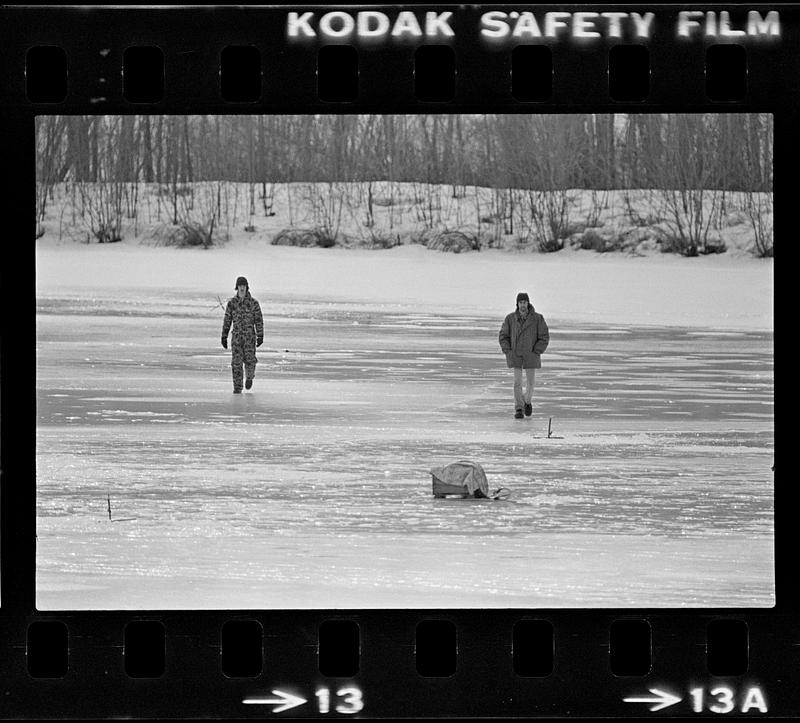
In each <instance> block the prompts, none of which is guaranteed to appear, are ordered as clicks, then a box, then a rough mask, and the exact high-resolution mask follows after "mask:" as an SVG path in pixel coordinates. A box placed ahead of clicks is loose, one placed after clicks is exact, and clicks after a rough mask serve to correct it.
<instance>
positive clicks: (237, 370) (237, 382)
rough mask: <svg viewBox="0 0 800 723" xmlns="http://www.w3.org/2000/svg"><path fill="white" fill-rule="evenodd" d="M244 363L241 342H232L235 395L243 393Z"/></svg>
mask: <svg viewBox="0 0 800 723" xmlns="http://www.w3.org/2000/svg"><path fill="white" fill-rule="evenodd" d="M243 363H244V350H243V348H242V344H241V342H239V341H234V340H231V370H232V373H233V393H234V394H239V393H240V392H241V391H242V377H243V376H244V375H243V374H242V364H243Z"/></svg>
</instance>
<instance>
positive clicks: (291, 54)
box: [0, 5, 800, 717]
mask: <svg viewBox="0 0 800 723" xmlns="http://www.w3.org/2000/svg"><path fill="white" fill-rule="evenodd" d="M432 7H433V6H432ZM526 7H528V6H526ZM685 7H686V6H680V8H679V7H678V6H660V7H658V9H657V11H656V13H655V19H654V21H653V24H652V26H651V32H650V33H649V35H648V36H647V37H637V36H636V31H635V28H634V26H633V25H630V24H629V25H628V26H627V28H623V29H622V31H621V33H622V34H621V35H620V36H619V37H617V36H612V35H611V34H609V33H608V32H607V30H608V24H606V26H605V29H604V30H603V32H601V34H600V36H599V37H593V36H592V37H589V38H576V37H575V35H574V31H573V30H572V29H571V27H570V22H572V21H573V20H574V16H575V14H577V13H578V12H582V11H586V7H585V6H569V7H559V9H558V11H555V10H554V12H565V13H568V14H569V16H570V17H569V18H561V19H560V21H561V22H564V23H565V26H558V27H557V28H556V34H555V35H553V37H551V38H547V37H544V38H542V39H541V40H538V41H536V42H533V41H531V42H523V41H518V39H517V38H514V37H512V33H513V31H512V30H511V29H510V28H511V27H512V24H511V21H514V20H519V18H513V17H512V13H514V12H520V8H514V7H513V6H508V7H504V6H499V7H492V10H493V11H495V12H503V13H505V14H506V15H505V18H504V21H503V24H504V25H505V26H506V27H508V28H509V31H508V35H507V36H504V37H499V38H495V39H494V40H488V41H487V40H485V39H483V40H482V39H481V35H480V32H481V31H480V28H481V18H482V15H483V13H484V12H485V11H486V10H487V8H481V7H479V6H478V7H475V6H471V7H464V6H461V7H459V8H458V11H457V12H454V15H453V17H452V19H451V20H450V21H449V23H448V27H450V28H451V29H452V31H453V35H452V36H446V37H428V36H427V35H426V33H425V22H426V21H425V18H426V15H425V13H427V12H434V13H436V14H437V15H441V13H443V12H447V11H446V10H444V9H443V8H442V7H441V6H436V7H435V8H434V9H430V10H426V9H425V8H424V7H420V8H416V9H414V11H413V13H414V16H415V18H416V22H417V25H418V26H419V32H420V34H415V33H414V32H409V35H408V37H403V38H400V39H394V38H392V37H391V36H389V37H387V38H383V39H380V38H371V39H369V40H367V39H363V38H361V39H359V38H357V37H353V36H350V37H344V36H340V37H336V36H335V33H336V32H338V31H339V30H341V29H344V28H345V24H346V23H347V21H346V20H344V19H343V16H342V15H339V16H336V17H337V18H339V19H338V20H335V18H331V19H329V22H330V23H331V25H330V28H331V29H332V30H333V31H334V35H333V36H331V34H330V33H328V34H327V35H326V34H325V32H324V30H325V26H322V30H320V28H321V26H320V24H319V23H320V21H321V18H322V17H323V16H324V14H325V13H326V12H328V10H327V9H326V8H322V7H319V8H312V7H309V8H307V9H303V10H302V11H298V12H299V15H298V21H299V18H300V17H302V16H303V14H304V13H305V12H312V13H315V15H314V18H313V20H311V19H309V20H307V21H306V24H305V25H303V26H302V27H306V25H307V26H308V27H310V28H311V30H312V31H313V33H314V35H313V36H308V37H303V38H298V39H297V40H293V39H290V38H289V37H288V35H287V33H288V30H287V22H288V13H289V12H290V11H289V10H288V9H287V8H283V9H281V8H275V7H271V8H259V9H255V8H252V9H247V8H244V9H243V8H213V9H212V8H208V9H197V8H195V9H194V10H192V11H185V10H182V9H178V8H174V9H165V10H164V11H163V12H157V13H153V12H152V11H149V10H146V9H143V10H134V11H131V10H122V9H103V8H96V9H91V10H87V9H83V10H76V9H69V8H24V9H23V8H8V7H7V8H3V9H2V10H0V18H2V30H0V33H2V39H3V42H2V43H0V67H2V68H3V86H2V91H0V93H2V99H1V100H2V105H3V114H4V116H6V117H11V116H13V119H12V123H11V126H12V128H13V129H16V130H21V129H23V127H24V126H25V124H26V123H27V122H28V117H29V116H30V115H31V114H35V113H93V114H101V113H105V112H112V111H113V112H129V113H160V112H204V113H251V112H294V113H302V112H337V113H340V112H351V111H352V112H372V111H380V112H392V111H395V110H396V111H408V110H412V111H413V110H419V111H425V112H448V111H450V110H452V109H456V108H457V109H459V110H472V111H475V112H481V111H492V112H504V111H508V112H570V111H581V110H591V111H603V110H614V111H617V112H637V111H645V112H646V111H661V110H664V111H667V110H686V111H695V110H705V111H712V112H729V111H733V112H736V111H740V110H745V109H746V110H766V111H772V112H776V113H777V114H778V115H777V117H776V157H777V158H778V167H777V168H776V199H778V197H779V196H780V197H781V198H782V199H783V201H776V203H777V205H778V206H779V207H782V208H786V207H787V206H786V203H785V202H786V201H788V199H789V193H791V190H790V188H791V187H790V186H787V185H786V184H785V183H782V182H781V179H784V180H786V179H787V178H788V177H789V176H791V175H792V174H793V170H794V168H796V164H794V163H789V169H788V170H787V165H786V162H787V159H788V160H789V161H792V160H793V159H794V160H796V158H797V148H796V145H797V144H796V143H795V142H792V143H789V142H788V141H787V139H788V138H791V137H793V135H794V134H796V121H797V96H798V93H797V91H796V89H795V86H794V84H793V82H792V79H793V78H796V77H798V76H799V75H800V74H799V73H798V70H800V67H798V66H800V52H798V48H800V22H798V21H799V20H800V13H799V12H798V9H799V8H798V6H780V7H779V10H780V19H781V23H780V32H779V34H778V36H777V37H769V33H770V32H771V31H770V30H769V29H768V28H769V26H768V25H767V30H766V31H765V32H766V36H765V37H760V36H758V35H752V36H751V35H749V34H748V30H747V27H748V26H747V18H748V13H749V12H750V8H753V7H755V8H757V11H758V12H759V13H760V18H761V19H762V21H763V22H764V23H766V17H767V15H768V12H769V10H770V8H768V7H766V6H763V5H755V6H737V8H735V9H731V8H730V6H714V5H711V6H707V7H703V8H702V9H698V10H692V11H691V12H696V13H700V14H699V15H693V16H691V17H690V18H689V20H691V22H693V23H695V24H693V25H689V26H688V28H689V36H687V37H686V38H684V39H681V38H678V37H676V33H677V28H678V26H679V21H680V13H681V12H685V11H686V10H685ZM453 10H455V8H453ZM540 10H541V12H540ZM652 10H654V8H653V7H652V6H650V7H646V6H642V7H639V8H632V7H630V6H620V7H619V8H618V9H616V10H607V9H604V10H603V11H604V12H606V11H608V12H619V13H627V14H628V16H630V14H631V13H633V12H638V13H639V14H640V16H641V17H644V16H645V14H646V13H647V12H649V11H652ZM337 12H340V13H343V12H345V11H337ZM401 12H404V11H401V10H400V9H398V8H395V9H387V10H386V11H385V15H386V16H387V18H388V22H389V23H390V28H393V27H394V26H395V24H396V23H397V22H398V20H399V18H400V13H401ZM686 12H689V11H686ZM357 13H358V11H357V10H356V11H353V12H352V13H350V15H351V16H352V17H353V23H354V27H358V22H359V18H358V14H357ZM708 13H713V15H709V14H708ZM723 13H728V16H727V20H726V21H725V23H727V25H726V24H725V23H723V18H725V17H726V16H725V15H723ZM545 14H546V10H545V9H542V8H537V9H536V12H535V13H534V17H535V18H536V19H537V22H539V21H541V23H542V28H543V27H544V23H545V22H546V20H545V19H544V15H545ZM598 14H599V12H598ZM407 22H408V23H409V25H411V21H410V20H407ZM620 22H621V19H620ZM337 23H339V24H337ZM497 27H498V28H499V27H500V26H499V25H498V26H497ZM593 27H599V21H598V24H596V25H594V26H593ZM723 27H725V28H727V30H725V31H723ZM542 28H540V30H541V29H542ZM412 30H414V28H413V27H412ZM712 30H713V32H711V31H712ZM729 31H731V32H734V33H735V32H738V33H742V32H743V33H744V34H725V33H726V32H729ZM299 32H305V31H299ZM592 32H600V31H599V30H598V31H592ZM390 33H391V31H390ZM14 114H18V115H14ZM22 116H24V118H23V119H22V121H20V120H19V118H20V117H22ZM11 143H12V144H13V140H12V141H11ZM7 148H10V146H8V147H7ZM23 150H24V149H23ZM28 150H29V149H28ZM16 158H17V157H16V156H13V157H12V159H11V160H12V162H13V161H14V160H15V159H16ZM12 164H13V163H12ZM15 193H17V196H19V195H20V193H21V191H17V192H15ZM14 198H16V197H15V196H12V202H13V200H14ZM25 203H29V200H25ZM12 205H13V203H12ZM23 206H24V204H23ZM779 216H780V214H776V223H783V221H781V220H780V218H779ZM5 459H7V458H6V457H4V460H5ZM3 466H4V473H5V480H4V489H3V493H4V505H3V509H2V513H3V529H2V536H3V537H2V551H3V566H2V575H3V585H2V592H3V601H2V602H3V609H2V617H0V639H2V640H3V642H4V648H5V653H4V656H3V664H2V679H3V681H4V682H3V708H2V710H3V714H2V715H3V717H32V716H36V717H74V716H81V715H87V714H88V715H90V716H92V717H102V716H107V715H108V716H111V715H130V716H134V717H147V716H150V717H152V716H163V717H175V716H180V717H192V716H199V717H204V716H207V715H209V713H217V714H220V715H223V716H228V717H233V716H235V717H242V716H252V717H263V716H264V714H265V712H268V713H272V714H274V713H279V714H285V715H287V716H290V717H291V716H295V715H298V716H314V715H316V716H326V715H331V714H340V715H348V714H357V713H361V714H362V715H370V714H372V715H381V716H389V717H397V716H414V717H424V716H437V715H470V716H482V715H483V716H499V715H508V716H512V717H517V716H538V715H574V716H587V715H588V716H594V715H598V714H601V715H617V716H619V715H625V714H629V715H641V714H642V713H646V712H648V711H649V712H654V713H657V712H659V711H662V710H663V711H665V712H666V713H675V714H680V715H690V714H693V713H694V714H697V713H709V714H732V715H735V714H745V715H754V714H766V715H769V716H791V715H794V714H796V713H797V711H798V710H800V691H798V687H797V685H796V671H797V670H798V651H799V650H800V646H799V645H798V640H800V624H798V617H797V597H796V593H795V594H789V592H790V591H789V589H788V588H789V586H788V584H786V576H785V575H783V576H782V575H781V572H780V571H781V569H783V570H784V572H785V571H786V570H787V568H788V566H787V564H786V563H787V562H790V557H791V554H790V552H791V550H790V548H789V547H787V545H786V544H785V543H786V542H787V540H789V541H791V540H792V539H796V538H792V536H791V535H789V536H787V533H786V526H787V524H789V525H790V524H791V521H790V519H789V517H788V514H789V512H788V511H787V510H786V507H785V506H784V503H786V502H787V500H786V499H781V498H780V493H779V491H778V490H777V489H776V521H777V529H776V542H777V555H776V559H777V560H778V563H779V568H778V569H779V573H778V586H777V590H778V600H779V604H778V608H777V611H718V612H716V613H715V612H713V611H680V612H678V613H674V612H668V611H659V612H655V613H652V614H651V613H649V612H645V611H618V612H617V613H615V614H612V613H609V612H606V611H595V612H593V611H580V612H569V611H565V612H555V613H548V612H547V611H536V612H535V613H534V612H532V611H516V612H508V611H494V612H491V613H490V614H486V612H485V611H480V612H442V611H430V612H419V611H405V612H404V611H383V612H366V613H364V612H361V613H330V612H329V613H323V612H316V611H307V612H281V611H276V612H269V613H264V612H254V613H252V614H249V613H247V612H237V613H217V612H207V613H197V612H180V611H171V612H165V613H155V612H126V613H121V612H108V613H79V612H74V613H65V614H55V613H47V614H45V613H40V614H37V613H35V610H34V591H35V586H34V560H35V555H34V547H33V542H32V540H33V539H34V538H33V532H34V529H33V528H34V524H33V521H32V520H31V519H28V518H27V517H25V518H24V519H23V520H22V521H21V522H19V524H17V522H15V521H14V520H13V517H14V516H15V515H17V514H18V513H19V510H20V509H21V510H22V512H23V513H24V512H25V511H26V510H28V511H30V510H31V509H32V505H33V500H34V497H35V490H34V489H33V488H32V487H31V488H30V489H29V488H25V489H20V488H19V487H15V488H13V489H11V488H10V485H9V484H8V480H9V479H11V477H9V474H11V475H13V474H14V473H15V472H17V471H18V470H19V464H18V463H16V462H15V461H13V460H12V461H11V463H10V464H7V463H5V461H4V465H3ZM17 477H18V478H19V477H21V478H23V479H30V480H32V477H31V476H30V475H28V474H27V473H26V472H25V471H23V473H22V474H21V475H17ZM18 503H20V504H18ZM779 518H781V519H782V521H783V524H782V523H781V522H780V521H779ZM18 533H21V534H18ZM20 539H23V541H22V542H20ZM28 540H31V542H28ZM18 553H21V554H18ZM792 595H793V596H792ZM301 699H302V700H303V702H302V703H297V701H298V700H301ZM245 701H248V702H245ZM293 703H294V705H292V704H293ZM359 706H361V707H359Z"/></svg>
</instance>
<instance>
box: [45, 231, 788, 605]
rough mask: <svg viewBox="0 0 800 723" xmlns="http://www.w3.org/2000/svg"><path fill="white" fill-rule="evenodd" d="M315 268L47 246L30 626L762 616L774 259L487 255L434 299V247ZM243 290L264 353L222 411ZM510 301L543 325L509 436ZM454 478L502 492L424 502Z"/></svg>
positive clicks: (279, 254)
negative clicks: (503, 492) (513, 613)
mask: <svg viewBox="0 0 800 723" xmlns="http://www.w3.org/2000/svg"><path fill="white" fill-rule="evenodd" d="M298 251H299V252H302V253H296V252H298ZM329 251H330V250H314V251H312V250H307V249H303V250H298V249H286V248H277V247H271V248H268V249H263V253H262V254H261V255H258V256H252V257H247V256H246V255H244V254H243V253H241V250H239V251H235V250H233V251H231V252H229V253H227V254H225V255H218V256H216V257H214V256H212V254H206V253H205V252H202V251H185V252H173V251H171V250H167V249H155V250H154V249H149V250H148V249H139V250H138V253H135V252H134V250H132V249H123V248H120V249H119V253H118V255H115V254H117V250H116V249H114V248H112V247H109V248H108V249H102V248H100V247H97V246H95V247H85V248H83V249H72V248H69V249H49V250H47V249H45V250H41V251H40V252H39V253H38V254H37V306H38V310H37V312H38V313H37V413H38V425H37V535H38V543H37V605H38V606H39V607H40V608H42V609H60V608H79V609H80V608H95V609H96V608H134V609H135V608H155V609H158V608H169V609H173V608H174V609H177V608H232V607H234V608H235V607H256V608H297V607H301V608H302V607H309V608H315V607H317V608H319V607H324V608H347V607H354V608H365V607H366V608H372V607H378V608H398V607H399V608H405V607H541V606H546V607H565V606H566V607H574V606H585V607H598V606H602V607H605V606H637V607H650V606H652V607H659V606H669V607H679V606H769V605H772V604H773V603H774V559H773V540H774V535H773V489H772V472H771V471H770V466H771V464H772V450H773V441H774V428H773V416H772V414H773V341H772V329H771V323H772V322H771V301H770V298H771V266H765V265H761V266H758V265H751V264H750V263H749V262H746V261H744V260H740V263H739V265H738V266H736V267H735V268H732V269H726V268H725V267H724V265H723V267H722V269H721V270H720V267H717V269H718V271H717V273H709V272H708V270H706V271H705V272H703V273H700V274H697V270H698V268H700V267H699V265H698V266H696V267H692V266H691V265H690V264H688V263H687V265H682V263H674V264H673V263H666V264H664V263H660V261H661V260H652V259H651V260H649V261H650V264H649V265H640V264H639V262H640V261H641V260H639V259H633V260H631V259H629V260H627V261H628V262H629V263H630V265H629V266H625V260H620V261H619V262H618V263H619V264H621V266H620V267H619V268H624V269H625V271H624V273H623V274H622V275H621V276H619V275H617V276H615V277H614V279H615V280H614V281H613V282H612V281H611V270H612V268H615V264H606V265H604V266H603V265H602V263H601V267H600V268H604V269H605V270H606V271H608V273H609V274H610V276H609V278H608V279H607V280H605V281H603V282H602V283H600V284H598V283H597V281H596V279H597V278H603V274H599V275H595V276H593V275H592V274H589V273H585V274H584V272H583V270H582V269H581V266H580V264H578V265H575V266H572V267H570V266H569V265H568V264H563V265H559V264H549V263H542V260H541V259H540V258H538V257H537V258H536V260H535V261H534V260H531V261H527V260H526V262H525V263H524V264H518V263H517V259H515V258H514V257H513V255H511V256H510V257H509V255H506V258H505V260H502V259H500V258H499V257H496V258H489V260H488V261H485V259H484V258H483V255H481V258H480V259H479V258H478V257H477V255H475V256H473V257H472V259H473V260H472V261H469V262H468V263H463V259H464V258H468V257H462V258H461V259H455V263H457V264H458V266H456V267H453V266H448V269H450V271H451V273H453V274H454V276H452V277H451V280H450V281H449V282H448V285H447V293H446V294H445V295H444V296H443V295H442V293H441V290H439V289H438V288H437V287H436V283H435V278H436V277H437V275H438V274H440V273H443V267H441V266H440V265H439V260H438V259H440V258H442V257H441V256H440V255H437V254H432V253H431V252H426V253H427V254H428V255H427V256H425V260H426V261H425V263H422V262H421V260H420V259H418V258H416V256H414V255H413V254H411V255H407V256H404V255H403V254H399V255H395V256H392V255H390V254H389V253H386V255H384V252H380V253H378V252H371V253H369V254H362V253H361V252H353V251H348V252H342V253H343V254H354V255H353V256H352V257H349V256H347V257H346V256H343V255H338V256H336V255H329V254H328V252H329ZM413 251H416V250H413ZM95 252H97V253H95ZM367 256H369V258H370V260H371V261H370V264H369V265H368V264H367V263H366V260H367ZM78 258H80V259H81V261H80V263H78V261H77V259H78ZM320 259H321V260H320ZM428 259H431V263H430V265H429V264H428V262H427V260H428ZM178 260H180V267H178V265H177V264H178ZM448 261H453V259H452V258H451V259H448ZM484 261H485V265H484ZM689 261H690V260H687V259H683V260H681V262H689ZM694 261H699V262H700V263H703V262H705V261H707V260H706V259H703V260H694ZM329 262H330V266H329ZM412 262H413V263H412ZM412 268H413V270H414V273H413V274H412ZM597 268H598V267H595V269H596V270H597ZM57 269H60V271H61V273H57ZM145 269H146V270H147V271H146V273H145ZM179 270H180V271H181V273H178V271H179ZM326 270H327V271H329V273H324V272H325V271H326ZM368 271H369V278H368V280H365V281H364V283H357V282H355V281H354V279H355V277H356V276H357V275H358V274H367V272H368ZM728 271H730V273H728ZM212 272H213V273H212ZM244 272H247V275H248V278H249V279H250V283H251V288H252V291H253V294H254V295H255V296H256V297H257V298H259V300H260V301H261V304H262V307H263V309H264V311H265V325H266V335H265V337H266V338H265V343H264V346H263V347H261V348H260V349H259V351H258V357H259V365H258V371H257V376H256V382H255V385H254V387H253V389H252V390H251V391H250V392H245V393H244V394H243V395H241V396H239V395H237V396H234V395H232V394H231V380H230V366H229V364H230V362H229V352H225V351H224V350H223V349H222V348H221V347H220V346H219V332H220V328H221V322H222V310H221V308H219V306H218V305H217V296H221V297H222V298H223V299H224V298H225V297H226V296H227V295H229V294H231V293H232V288H231V289H230V290H227V287H228V286H232V283H229V279H228V277H231V279H234V278H235V276H236V275H237V274H239V273H244ZM287 273H288V276H285V275H282V274H287ZM565 274H567V275H566V276H565ZM570 274H571V275H570ZM648 275H650V278H649V282H647V281H646V280H645V279H642V278H640V279H639V283H638V284H636V285H635V286H634V287H632V288H629V289H628V290H627V291H628V292H629V293H627V294H626V296H627V302H626V303H627V307H623V305H622V299H621V298H618V296H619V295H620V292H619V291H618V288H619V287H620V286H623V285H624V284H626V283H627V281H629V280H630V277H632V276H635V277H637V278H638V277H647V276H648ZM660 275H663V278H662V277H661V276H660ZM329 277H330V278H329ZM656 277H658V278H660V282H659V283H660V284H661V285H659V283H653V282H654V279H655V278H656ZM365 278H366V277H365ZM398 279H399V280H398ZM412 279H413V281H412ZM479 279H483V281H484V283H478V280H479ZM592 279H594V281H593V280H592ZM701 279H702V280H703V283H702V284H700V280H701ZM403 280H405V282H407V284H408V288H407V289H406V292H407V293H405V294H404V293H401V292H402V291H403V289H402V288H401V287H402V286H403V283H401V282H402V281H403ZM501 280H502V288H500V281H501ZM532 280H534V283H529V282H531V281H532ZM668 281H669V287H670V289H672V290H676V289H677V290H678V291H680V290H686V289H689V288H691V289H694V293H695V296H694V298H693V300H692V301H693V303H694V306H693V309H692V313H691V314H689V313H688V311H687V310H686V305H687V304H688V303H689V302H688V301H687V300H685V299H676V300H675V302H674V305H673V306H672V307H671V308H669V309H665V308H663V306H662V305H661V304H662V302H663V301H664V299H665V298H666V297H667V296H669V297H670V298H671V294H665V293H663V291H662V288H663V286H666V285H667V282H668ZM745 281H746V285H745V286H744V287H740V286H739V284H741V283H743V282H745ZM315 285H316V288H315V289H314V288H313V287H314V286H315ZM518 287H520V288H527V289H528V290H529V291H530V292H531V293H532V297H533V298H534V303H535V305H536V306H537V308H539V309H540V310H541V311H543V312H544V313H545V314H546V316H547V318H548V321H549V322H550V324H551V333H552V341H551V347H550V349H549V350H548V352H547V353H546V354H545V355H544V358H543V364H544V367H543V369H542V370H541V371H540V372H538V373H537V392H536V395H535V400H534V415H533V417H532V418H530V419H525V420H521V421H520V420H515V419H513V416H512V415H513V404H512V396H511V379H510V372H509V370H508V369H506V368H505V361H504V358H503V356H502V355H501V354H500V351H499V347H498V344H497V332H498V330H499V326H500V322H501V320H502V313H507V311H508V308H507V307H508V306H509V304H508V297H510V298H511V300H512V301H511V306H512V308H513V297H514V295H515V294H516V291H517V290H518ZM378 289H380V292H378ZM566 289H571V292H572V294H573V295H575V296H578V295H582V296H583V301H582V302H580V303H578V301H570V302H569V303H567V304H564V303H562V301H563V300H564V299H565V298H566V297H567V296H568V292H567V290H566ZM648 289H649V290H648ZM501 292H502V293H501ZM735 295H738V298H739V303H738V304H737V305H735V306H734V305H731V304H728V301H729V300H730V299H732V298H733V297H734V296H735ZM600 299H603V300H605V301H606V303H605V305H601V304H600V303H599V300H600ZM743 299H744V301H743ZM745 302H746V303H745ZM720 304H721V305H722V306H724V307H725V308H720ZM579 307H580V309H581V312H580V313H575V314H573V313H572V312H573V311H574V310H575V309H577V308H579ZM626 308H627V311H626ZM592 319H594V321H595V322H596V323H593V322H592ZM458 459H473V460H475V461H478V462H480V463H481V464H482V465H483V466H484V468H485V470H486V473H487V476H488V479H489V486H490V488H491V489H495V488H497V487H501V486H502V487H507V488H509V489H511V491H512V497H511V499H510V500H508V501H505V502H491V501H461V500H453V499H447V500H434V499H433V498H432V495H431V489H430V476H429V474H428V470H429V469H430V468H431V467H433V466H437V465H441V464H447V463H448V462H451V461H456V460H458ZM109 504H110V507H111V519H109V511H108V508H109Z"/></svg>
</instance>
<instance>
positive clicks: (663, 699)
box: [622, 688, 683, 713]
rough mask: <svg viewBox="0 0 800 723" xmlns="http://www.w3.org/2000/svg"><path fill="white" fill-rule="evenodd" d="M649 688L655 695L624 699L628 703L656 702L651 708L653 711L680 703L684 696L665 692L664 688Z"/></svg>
mask: <svg viewBox="0 0 800 723" xmlns="http://www.w3.org/2000/svg"><path fill="white" fill-rule="evenodd" d="M648 690H649V691H650V692H651V693H652V694H653V696H655V697H647V696H643V697H640V698H623V699H622V700H623V701H625V702H626V703H655V705H654V706H653V707H652V708H650V712H651V713H654V712H655V711H657V710H661V709H662V708H669V707H670V706H671V705H675V704H676V703H680V701H681V700H683V698H679V697H678V696H677V695H672V693H665V692H664V691H663V690H658V688H648Z"/></svg>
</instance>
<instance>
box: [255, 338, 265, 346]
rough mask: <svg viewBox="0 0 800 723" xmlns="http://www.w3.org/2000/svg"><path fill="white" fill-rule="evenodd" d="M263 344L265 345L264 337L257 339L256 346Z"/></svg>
mask: <svg viewBox="0 0 800 723" xmlns="http://www.w3.org/2000/svg"><path fill="white" fill-rule="evenodd" d="M263 343H264V337H263V336H259V337H256V346H261V345H262V344H263Z"/></svg>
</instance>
